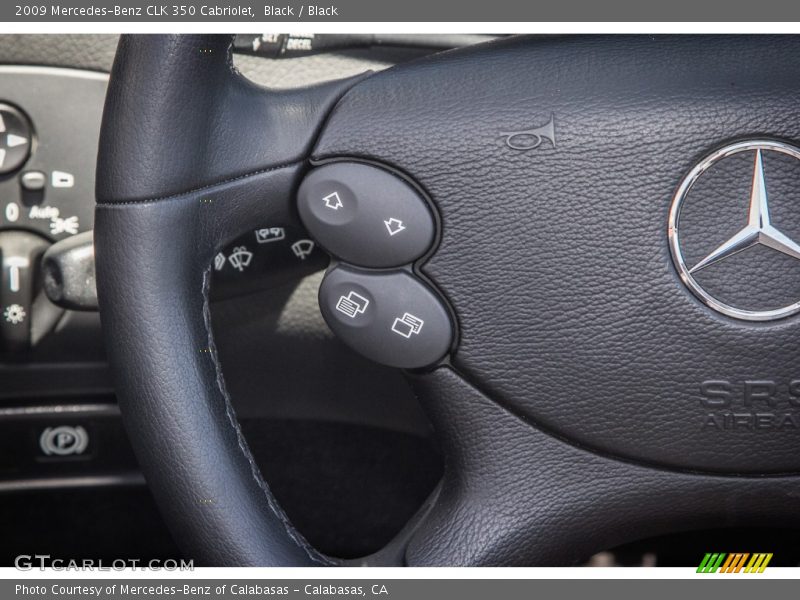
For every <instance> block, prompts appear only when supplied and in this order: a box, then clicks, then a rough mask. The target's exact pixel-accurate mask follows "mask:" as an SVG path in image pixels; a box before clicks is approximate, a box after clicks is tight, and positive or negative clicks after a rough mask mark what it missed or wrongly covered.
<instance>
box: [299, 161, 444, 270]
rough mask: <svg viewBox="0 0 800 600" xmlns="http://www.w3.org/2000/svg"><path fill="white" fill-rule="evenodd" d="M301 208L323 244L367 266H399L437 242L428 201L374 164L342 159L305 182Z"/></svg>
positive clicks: (314, 173)
mask: <svg viewBox="0 0 800 600" xmlns="http://www.w3.org/2000/svg"><path fill="white" fill-rule="evenodd" d="M298 210H299V212H300V218H301V219H302V220H303V223H304V224H305V226H306V228H307V229H308V230H309V231H310V232H311V233H312V234H313V235H314V237H315V238H316V240H317V241H318V242H319V243H320V245H321V246H322V247H323V248H325V249H326V250H327V251H328V252H330V253H331V254H333V255H334V256H336V257H338V258H340V259H341V260H343V261H345V262H348V263H350V264H353V265H359V266H362V267H379V268H385V267H398V266H401V265H404V264H408V263H410V262H413V261H414V260H416V259H417V258H419V257H420V256H422V255H423V254H424V253H425V252H426V251H427V250H428V248H430V247H431V245H432V244H433V240H434V233H435V229H436V225H435V221H434V218H433V213H431V210H430V209H429V208H428V203H427V202H426V201H425V200H424V199H423V198H422V197H421V196H420V194H419V193H418V192H417V190H416V189H414V188H413V187H412V186H411V185H410V184H408V183H407V182H406V181H404V180H403V179H400V177H398V176H396V175H394V174H393V173H390V172H389V171H385V170H384V169H380V168H378V167H373V166H371V165H365V164H360V163H353V162H337V163H332V164H328V165H325V166H322V167H318V168H316V169H314V170H313V171H311V172H310V173H309V174H308V176H307V177H306V178H305V180H304V181H303V183H302V185H301V186H300V190H299V192H298Z"/></svg>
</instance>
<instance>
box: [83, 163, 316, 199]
mask: <svg viewBox="0 0 800 600" xmlns="http://www.w3.org/2000/svg"><path fill="white" fill-rule="evenodd" d="M303 162H305V160H303V159H301V160H295V161H292V162H288V163H284V164H280V165H275V166H274V167H264V168H263V169H258V170H256V171H250V172H249V173H243V174H241V175H236V176H235V177H229V178H228V179H223V180H221V181H215V182H212V183H209V184H207V185H203V186H201V187H197V188H193V189H191V190H186V191H184V192H177V193H175V194H169V195H168V196H158V197H156V198H144V199H142V200H120V201H114V200H100V199H98V200H97V202H96V203H95V204H96V205H97V206H124V205H126V204H152V203H153V202H164V201H166V200H177V199H178V198H185V197H186V196H191V195H192V194H197V193H198V192H203V191H205V190H209V189H211V188H215V187H218V186H221V185H225V184H228V183H233V182H234V181H240V180H242V179H247V178H248V177H253V176H255V175H261V174H262V173H269V172H270V171H279V170H281V169H286V168H288V167H292V166H294V165H297V164H300V163H303Z"/></svg>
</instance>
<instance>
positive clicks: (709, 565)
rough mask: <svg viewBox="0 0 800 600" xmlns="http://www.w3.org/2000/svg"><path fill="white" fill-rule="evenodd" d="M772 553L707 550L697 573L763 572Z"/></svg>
mask: <svg viewBox="0 0 800 600" xmlns="http://www.w3.org/2000/svg"><path fill="white" fill-rule="evenodd" d="M771 560H772V553H756V554H750V553H749V552H734V553H726V552H708V553H706V555H705V556H704V557H703V560H702V562H701V563H700V566H699V567H697V572H698V573H763V572H764V569H766V568H767V565H768V564H769V561H771Z"/></svg>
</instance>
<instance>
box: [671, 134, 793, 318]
mask: <svg viewBox="0 0 800 600" xmlns="http://www.w3.org/2000/svg"><path fill="white" fill-rule="evenodd" d="M741 152H748V153H750V154H752V157H753V163H752V164H753V175H752V183H751V187H750V203H749V209H748V212H747V214H742V227H741V229H739V231H737V232H736V233H734V234H733V235H732V236H731V237H729V238H728V239H725V240H724V241H722V243H719V242H717V244H718V245H716V247H715V246H714V245H713V240H709V247H710V248H713V249H712V250H711V251H710V252H708V254H706V255H705V256H704V257H703V258H702V259H701V260H699V261H697V262H696V263H695V264H690V265H687V264H686V261H685V259H684V253H683V250H682V240H681V235H680V234H681V229H680V219H681V209H682V208H683V203H684V201H685V199H686V197H687V195H688V193H689V191H690V190H691V189H692V187H693V186H694V185H695V183H696V182H697V180H698V178H700V176H701V175H702V174H703V173H705V172H706V171H708V170H709V169H710V168H711V167H713V166H714V165H715V164H717V163H718V162H719V161H721V160H722V159H724V158H727V157H729V156H733V155H735V154H739V153H741ZM768 152H779V153H782V154H784V155H788V156H791V157H794V158H795V159H797V160H799V161H800V149H798V148H795V147H794V146H791V145H789V144H785V143H782V142H777V141H772V140H751V141H745V142H738V143H736V144H731V145H730V146H726V147H725V148H722V149H720V150H718V151H716V152H714V153H713V154H711V155H710V156H708V157H707V158H706V159H704V160H703V161H702V162H701V163H700V164H698V165H697V166H696V167H695V168H694V169H692V171H691V172H690V173H689V174H688V175H687V176H686V177H685V178H684V180H683V181H682V183H681V185H680V187H679V188H678V191H677V193H676V194H675V198H674V199H673V201H672V208H671V210H670V214H669V242H670V250H671V252H672V258H673V261H674V262H675V266H676V267H677V269H678V273H679V275H680V277H681V279H682V280H683V282H684V283H685V284H686V285H687V287H688V288H689V289H690V290H691V291H692V292H694V294H695V295H697V297H698V298H700V299H701V300H702V301H703V302H705V303H706V304H707V305H708V306H710V307H711V308H713V309H715V310H717V311H719V312H721V313H722V314H725V315H728V316H730V317H735V318H738V319H745V320H749V321H768V320H772V319H779V318H782V317H786V316H789V315H792V314H795V313H797V312H800V299H798V301H797V302H795V303H793V304H789V305H787V306H783V307H779V308H774V309H769V310H751V309H744V308H740V307H736V306H733V305H731V304H730V303H728V302H725V301H723V300H721V299H719V298H717V297H715V296H714V295H712V294H711V293H709V291H707V290H706V289H705V288H704V287H703V286H701V285H700V284H699V283H698V281H697V279H696V275H697V274H698V272H700V271H702V270H703V269H706V268H708V267H710V266H712V265H714V264H716V263H719V262H721V261H724V260H726V259H728V258H730V257H731V256H733V255H734V254H738V253H739V252H742V251H744V250H747V249H748V248H751V247H753V246H756V245H759V244H761V245H763V246H766V247H768V248H772V249H773V250H776V251H777V252H779V253H782V254H785V255H787V256H790V257H792V258H795V259H797V260H800V244H798V242H796V241H795V240H793V239H791V238H790V237H789V236H787V235H785V234H784V233H783V232H781V230H780V229H779V228H778V227H777V226H776V225H774V224H773V223H772V220H771V218H770V207H769V195H768V193H767V190H768V185H767V182H766V180H765V176H764V158H763V156H764V154H766V153H768ZM798 210H800V207H798Z"/></svg>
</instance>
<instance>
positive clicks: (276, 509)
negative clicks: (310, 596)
mask: <svg viewBox="0 0 800 600" xmlns="http://www.w3.org/2000/svg"><path fill="white" fill-rule="evenodd" d="M210 282H211V266H210V265H209V266H208V267H206V269H205V270H204V271H203V289H202V294H203V324H204V326H205V329H206V336H207V339H208V349H209V351H210V352H209V355H210V356H211V360H212V362H213V363H214V370H215V372H216V375H217V376H216V383H217V389H218V390H219V392H220V394H221V395H222V399H223V400H224V402H225V414H226V415H227V416H228V422H229V423H230V425H231V427H232V428H233V430H234V432H235V434H236V440H237V442H238V445H239V450H241V452H242V454H243V455H244V457H245V458H246V459H247V462H248V463H250V472H251V474H252V475H253V479H254V480H255V482H256V484H257V485H258V487H260V488H261V491H263V492H264V497H265V498H266V500H267V505H268V506H269V507H270V510H272V512H273V514H274V515H275V516H276V517H277V518H278V520H279V521H280V522H281V523H282V524H283V527H284V529H285V530H286V534H287V535H288V536H289V538H291V539H292V541H294V543H295V544H297V545H298V546H299V547H300V548H302V549H303V550H304V551H305V552H306V554H308V557H309V558H310V559H311V560H312V561H314V562H316V563H319V564H322V565H326V566H331V565H335V564H336V562H335V561H334V560H333V559H331V558H329V557H327V556H325V555H324V554H321V553H320V552H318V551H317V550H316V549H315V548H313V547H312V546H311V545H310V544H309V543H308V542H307V541H306V539H305V538H304V537H303V536H302V535H301V534H300V532H299V531H297V529H295V528H294V526H293V525H292V524H291V522H290V521H289V518H288V517H287V516H286V513H285V512H284V511H283V509H282V508H281V507H280V506H279V505H278V503H277V501H276V500H275V496H274V495H273V494H272V491H270V489H269V485H268V484H267V482H266V481H265V480H264V477H263V476H262V475H261V470H260V469H259V468H258V465H257V464H256V462H255V460H254V459H253V455H252V454H251V452H250V449H249V448H248V446H247V441H246V440H245V439H244V435H243V434H242V429H241V427H240V426H239V421H238V420H237V419H236V415H235V414H234V409H233V404H232V403H231V400H230V395H229V394H228V389H227V387H226V386H225V379H224V378H223V376H222V367H221V365H220V362H219V359H218V358H217V347H216V345H215V344H214V336H213V334H212V333H211V306H210V303H209V294H208V290H209V287H210Z"/></svg>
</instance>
